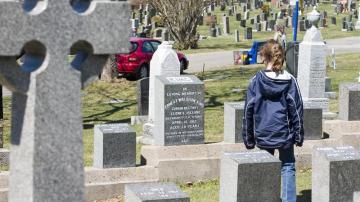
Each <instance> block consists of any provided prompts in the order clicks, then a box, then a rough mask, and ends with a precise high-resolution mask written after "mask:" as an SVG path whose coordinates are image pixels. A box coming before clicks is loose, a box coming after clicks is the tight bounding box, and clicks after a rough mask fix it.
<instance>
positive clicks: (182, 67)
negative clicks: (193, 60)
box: [180, 60, 186, 74]
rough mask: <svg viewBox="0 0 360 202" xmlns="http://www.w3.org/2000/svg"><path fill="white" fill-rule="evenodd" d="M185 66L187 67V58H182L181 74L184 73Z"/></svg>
mask: <svg viewBox="0 0 360 202" xmlns="http://www.w3.org/2000/svg"><path fill="white" fill-rule="evenodd" d="M185 67H186V62H185V60H181V61H180V74H183V73H184V69H185Z"/></svg>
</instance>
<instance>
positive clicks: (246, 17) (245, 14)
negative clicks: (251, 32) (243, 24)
mask: <svg viewBox="0 0 360 202" xmlns="http://www.w3.org/2000/svg"><path fill="white" fill-rule="evenodd" d="M249 18H250V11H249V10H247V11H245V12H244V19H245V20H248V19H249Z"/></svg>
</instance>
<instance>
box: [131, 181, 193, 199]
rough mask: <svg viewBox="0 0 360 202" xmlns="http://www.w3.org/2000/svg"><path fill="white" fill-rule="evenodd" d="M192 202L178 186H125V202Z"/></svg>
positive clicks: (163, 184)
mask: <svg viewBox="0 0 360 202" xmlns="http://www.w3.org/2000/svg"><path fill="white" fill-rule="evenodd" d="M150 201H151V202H190V198H189V196H188V195H187V194H186V193H184V192H183V191H181V189H180V188H179V187H177V186H176V184H174V183H171V182H167V183H143V184H129V185H125V202H150Z"/></svg>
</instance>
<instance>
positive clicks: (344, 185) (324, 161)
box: [311, 147, 360, 202]
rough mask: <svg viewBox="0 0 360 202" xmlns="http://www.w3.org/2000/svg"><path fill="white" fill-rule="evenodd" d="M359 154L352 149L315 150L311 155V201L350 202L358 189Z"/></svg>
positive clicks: (359, 173) (330, 148)
mask: <svg viewBox="0 0 360 202" xmlns="http://www.w3.org/2000/svg"><path fill="white" fill-rule="evenodd" d="M359 167H360V153H359V151H357V150H355V149H354V148H353V147H335V148H332V147H325V148H315V149H314V150H313V154H312V192H311V193H312V197H311V198H312V201H313V202H323V201H329V202H338V201H352V199H353V193H354V191H358V189H359V187H360V177H358V176H360V169H359Z"/></svg>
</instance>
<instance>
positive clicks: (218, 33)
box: [215, 27, 222, 36]
mask: <svg viewBox="0 0 360 202" xmlns="http://www.w3.org/2000/svg"><path fill="white" fill-rule="evenodd" d="M215 29H216V36H221V35H222V32H221V28H220V27H215Z"/></svg>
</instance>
